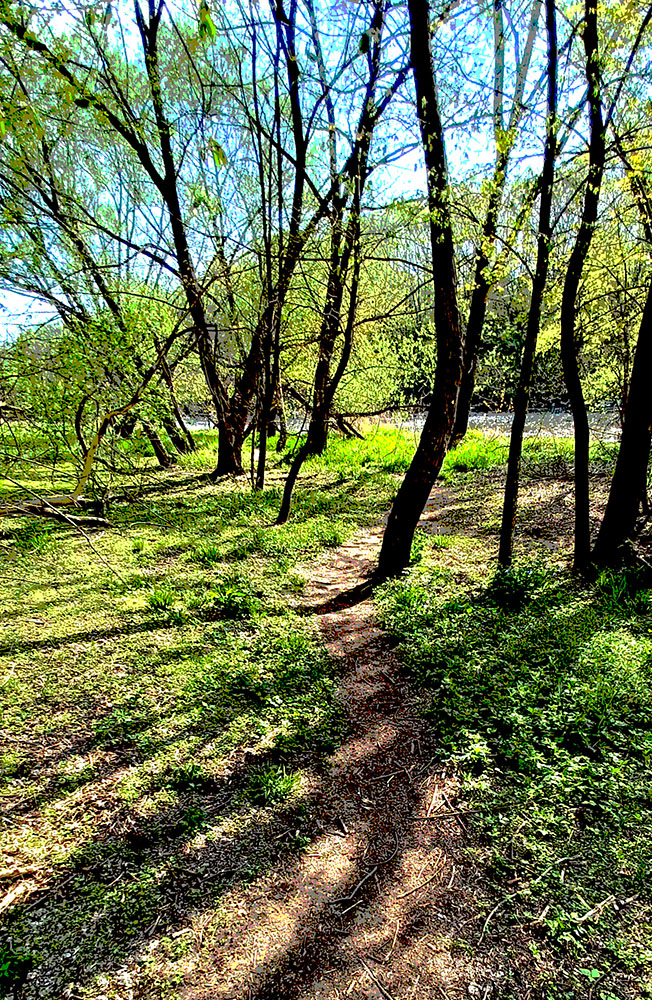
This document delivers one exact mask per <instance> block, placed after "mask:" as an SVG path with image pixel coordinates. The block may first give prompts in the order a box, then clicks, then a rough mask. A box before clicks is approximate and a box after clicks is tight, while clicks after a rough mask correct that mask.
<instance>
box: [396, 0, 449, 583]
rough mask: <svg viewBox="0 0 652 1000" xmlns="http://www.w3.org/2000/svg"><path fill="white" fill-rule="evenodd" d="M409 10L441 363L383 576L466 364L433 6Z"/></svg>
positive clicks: (401, 542) (439, 450)
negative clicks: (436, 70)
mask: <svg viewBox="0 0 652 1000" xmlns="http://www.w3.org/2000/svg"><path fill="white" fill-rule="evenodd" d="M408 10H409V15H410V51H411V56H412V70H413V75H414V84H415V92H416V105H417V117H418V120H419V128H420V132H421V139H422V145H423V153H424V159H425V163H426V171H427V185H428V208H429V211H430V244H431V252H432V267H433V284H434V294H435V305H434V319H435V331H436V337H437V369H436V372H435V380H434V385H433V393H432V401H431V403H430V407H429V409H428V414H427V416H426V421H425V424H424V428H423V432H422V434H421V438H420V440H419V445H418V447H417V450H416V452H415V455H414V458H413V459H412V462H411V464H410V467H409V469H408V471H407V473H406V475H405V478H404V480H403V482H402V483H401V486H400V488H399V491H398V493H397V496H396V499H395V500H394V504H393V506H392V510H391V512H390V515H389V518H388V521H387V527H386V529H385V533H384V536H383V542H382V547H381V551H380V556H379V560H378V567H377V573H378V576H379V577H381V578H386V577H392V576H397V575H398V574H400V573H401V572H402V570H403V569H405V567H406V566H407V564H408V562H409V559H410V551H411V548H412V539H413V538H414V532H415V529H416V526H417V524H418V521H419V518H420V517H421V513H422V511H423V508H424V507H425V505H426V501H427V500H428V497H429V496H430V491H431V490H432V487H433V485H434V482H435V479H436V477H437V474H438V472H439V470H440V469H441V466H442V462H443V461H444V458H445V455H446V449H447V446H448V441H449V438H450V434H451V430H452V427H453V420H454V418H455V404H456V402H457V393H458V389H459V385H460V380H461V377H462V363H463V357H462V328H461V321H460V313H459V306H458V301H457V278H456V268H455V247H454V242H453V230H452V226H451V216H450V187H449V182H448V170H447V166H446V150H445V145H444V134H443V127H442V121H441V116H440V112H439V102H438V97H437V86H436V82H435V69H434V64H433V57H432V36H431V19H430V7H429V4H428V2H427V0H408Z"/></svg>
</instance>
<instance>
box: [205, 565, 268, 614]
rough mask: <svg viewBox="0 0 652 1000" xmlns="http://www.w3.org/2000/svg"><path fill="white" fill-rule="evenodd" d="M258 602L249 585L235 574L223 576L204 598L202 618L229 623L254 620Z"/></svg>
mask: <svg viewBox="0 0 652 1000" xmlns="http://www.w3.org/2000/svg"><path fill="white" fill-rule="evenodd" d="M259 609H260V601H259V600H258V598H257V597H256V596H255V595H254V594H253V592H252V589H251V584H250V583H249V582H248V581H247V580H245V579H244V578H243V577H241V576H240V575H239V574H237V573H232V574H228V575H226V576H224V577H223V578H222V579H221V580H220V581H219V582H218V583H217V585H216V586H215V587H214V588H213V589H212V590H210V591H209V592H208V593H207V594H206V597H205V600H204V603H203V608H202V617H204V618H206V619H208V620H219V619H229V620H231V621H235V620H244V619H247V618H255V617H256V615H257V614H258V611H259Z"/></svg>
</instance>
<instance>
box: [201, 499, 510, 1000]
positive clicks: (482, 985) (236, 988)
mask: <svg viewBox="0 0 652 1000" xmlns="http://www.w3.org/2000/svg"><path fill="white" fill-rule="evenodd" d="M432 506H433V505H432V503H431V504H430V511H429V512H428V511H427V512H426V517H428V516H430V515H431V514H432ZM382 531H383V525H382V524H381V525H379V526H377V527H376V528H373V529H367V530H364V531H361V532H359V533H358V534H357V535H356V536H355V537H353V538H352V539H350V540H349V541H348V542H347V543H346V544H344V545H343V546H341V547H340V548H339V549H338V550H337V551H336V552H329V553H325V554H324V555H323V556H322V557H320V558H319V560H317V561H315V562H313V563H312V564H311V565H310V567H306V570H307V575H308V577H309V579H310V581H311V582H310V584H309V585H308V588H307V590H306V592H305V593H304V595H303V596H302V607H303V610H304V611H305V612H306V613H308V614H317V615H319V619H320V627H321V629H322V632H323V635H324V639H325V642H326V645H327V648H328V649H329V651H330V653H331V655H333V656H334V657H337V658H339V659H340V660H341V667H342V669H341V681H340V685H339V692H338V697H339V700H340V702H341V704H342V706H343V707H344V710H345V712H346V715H347V717H348V722H349V734H350V735H349V738H348V739H347V740H346V742H345V743H344V744H343V746H341V747H340V748H339V750H338V751H337V752H336V753H335V754H334V755H333V756H332V757H331V758H330V759H329V761H328V763H327V765H326V767H325V769H323V770H322V771H321V773H314V774H313V775H312V776H311V778H310V781H311V789H310V794H309V800H310V810H311V814H312V815H314V816H317V817H319V823H318V827H319V829H318V831H317V833H316V835H315V837H314V838H313V839H312V842H311V844H310V846H309V847H308V848H307V849H306V850H305V851H303V852H302V853H301V854H300V855H296V854H294V855H291V854H285V855H283V856H282V857H281V858H280V860H279V862H278V863H277V864H276V865H275V866H274V868H273V869H272V870H271V871H270V872H269V873H267V874H266V875H264V876H263V877H261V878H260V879H257V880H256V881H255V882H254V883H252V884H251V885H249V886H248V887H246V888H244V889H242V888H239V889H237V890H234V891H233V893H232V894H231V897H230V899H229V900H228V901H227V910H226V912H227V913H228V916H227V918H226V919H225V921H224V923H225V926H224V929H223V932H222V933H220V934H217V935H215V937H214V940H213V941H212V943H211V945H210V946H209V947H207V948H205V949H204V951H203V954H202V958H201V960H200V962H199V963H198V965H197V967H196V968H195V969H194V970H193V972H192V973H191V975H190V976H189V977H188V979H187V981H186V987H185V991H184V993H183V996H184V998H186V1000H200V998H202V1000H203V998H206V1000H208V998H225V1000H227V998H228V1000H272V998H276V1000H293V998H301V1000H308V998H310V1000H312V998H315V1000H316V998H323V1000H326V998H328V1000H335V998H339V997H365V998H366V997H369V998H376V997H380V998H385V1000H418V998H423V1000H425V998H426V997H428V998H430V997H433V996H444V997H462V996H465V997H468V996H469V995H471V996H476V995H477V996H479V997H485V998H486V997H487V996H489V995H490V993H492V992H494V991H498V982H499V980H500V977H501V971H500V969H499V968H494V969H491V968H488V967H487V966H486V965H485V966H483V965H482V963H481V962H480V961H479V959H478V957H477V956H476V957H475V958H473V959H472V958H470V957H469V953H470V951H471V949H470V948H469V946H468V943H466V941H465V938H466V937H467V935H468V933H469V931H471V932H472V935H475V937H476V939H477V936H478V933H479V931H478V930H477V928H478V927H481V924H482V922H481V920H480V919H479V906H478V896H479V895H480V894H481V887H480V886H479V885H475V884H474V883H473V879H474V878H475V879H478V878H479V877H480V876H479V874H478V871H477V869H476V870H474V869H473V868H472V866H470V865H469V863H468V861H467V860H466V859H465V851H464V848H465V844H466V840H467V834H466V826H465V822H464V818H463V816H460V815H459V809H458V807H456V805H455V797H456V789H455V786H454V783H453V781H452V780H451V778H450V777H449V776H447V775H446V774H445V773H444V772H442V771H438V770H437V766H436V764H435V762H434V757H433V753H432V751H431V746H430V743H429V735H428V732H427V727H426V725H425V724H424V720H423V718H422V717H421V715H420V712H419V707H418V701H417V698H416V696H415V692H414V691H413V690H411V688H410V684H409V681H408V679H407V677H406V675H405V672H404V671H403V670H402V666H401V663H400V660H399V658H398V656H397V655H396V652H395V651H394V650H393V649H392V647H391V642H390V640H389V638H388V637H387V635H386V634H385V633H384V632H383V631H382V629H381V628H380V626H379V624H378V623H377V621H376V619H375V616H374V606H373V602H372V601H371V600H370V599H368V598H367V599H363V600H360V592H359V587H360V585H361V584H364V581H365V577H366V575H367V574H368V572H369V570H370V569H371V567H372V565H373V562H374V559H375V556H376V555H377V550H378V546H379V544H380V539H381V537H382ZM356 588H357V589H356ZM204 956H205V957H204ZM486 960H487V956H486V955H485V962H486Z"/></svg>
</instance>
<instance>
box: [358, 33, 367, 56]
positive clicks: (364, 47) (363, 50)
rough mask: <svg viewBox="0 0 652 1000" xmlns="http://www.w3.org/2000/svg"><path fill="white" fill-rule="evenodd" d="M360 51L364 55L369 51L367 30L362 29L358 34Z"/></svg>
mask: <svg viewBox="0 0 652 1000" xmlns="http://www.w3.org/2000/svg"><path fill="white" fill-rule="evenodd" d="M359 47H360V52H361V53H362V55H366V54H367V53H368V51H369V32H368V31H363V32H362V35H361V36H360V46H359Z"/></svg>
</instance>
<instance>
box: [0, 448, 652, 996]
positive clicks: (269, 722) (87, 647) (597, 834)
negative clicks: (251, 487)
mask: <svg viewBox="0 0 652 1000" xmlns="http://www.w3.org/2000/svg"><path fill="white" fill-rule="evenodd" d="M390 437H391V436H390ZM404 445H405V436H401V437H400V439H399V438H397V437H396V436H394V437H393V439H392V441H391V442H390V438H389V437H387V436H385V437H383V436H382V435H381V436H380V438H379V440H378V442H377V443H376V444H375V445H363V444H359V443H355V444H352V445H342V446H341V447H339V450H338V448H337V447H336V448H334V449H333V452H332V453H331V456H330V458H329V459H328V460H326V461H324V460H322V462H321V463H316V464H315V465H314V467H312V468H309V470H308V476H307V481H306V482H305V483H304V484H303V489H302V492H301V494H300V495H298V497H297V506H296V509H295V523H294V524H291V525H288V526H286V527H285V528H283V529H272V528H269V527H267V525H269V523H270V515H271V514H272V513H273V509H274V507H275V505H276V504H277V503H278V487H277V485H276V483H275V481H274V478H273V477H272V481H271V485H270V488H269V489H268V490H267V491H266V493H265V494H262V495H261V494H251V493H249V492H247V490H246V487H245V486H244V485H243V484H241V485H238V484H236V485H235V487H234V486H233V485H230V484H224V485H223V487H222V490H221V492H220V493H219V494H218V495H217V496H216V490H215V488H214V487H212V486H208V485H207V484H205V483H202V482H200V481H198V480H197V479H196V477H188V476H187V475H186V476H183V475H181V473H177V474H176V477H172V476H168V477H166V479H165V482H164V483H161V484H160V485H159V488H157V489H156V490H155V491H153V492H152V494H151V495H150V496H149V498H147V497H146V498H145V499H143V496H142V494H141V495H140V496H139V497H138V498H133V499H131V500H130V501H129V502H127V503H125V505H124V507H123V508H121V509H117V510H116V511H115V512H114V519H116V520H117V521H118V522H119V530H118V531H117V532H108V533H106V534H105V535H103V536H95V537H94V539H93V549H91V550H89V548H88V545H87V544H86V542H85V540H84V539H77V540H75V539H73V538H72V536H70V535H69V534H67V535H66V534H65V533H63V532H61V531H59V530H58V529H57V531H56V532H55V533H53V534H52V536H51V537H48V538H45V539H44V540H43V541H42V543H41V542H39V541H38V539H37V544H36V545H32V543H31V542H29V540H28V542H27V543H26V542H25V538H26V537H27V536H29V533H30V531H32V533H33V529H31V528H27V526H25V528H24V529H19V533H18V534H16V532H15V531H14V534H13V536H11V535H10V536H8V538H7V541H6V543H5V546H6V555H7V559H6V560H5V562H4V566H5V572H4V577H5V586H4V588H3V589H4V596H5V602H4V636H3V645H2V648H1V649H0V654H1V655H2V657H3V660H2V670H1V671H0V694H1V695H2V698H3V705H2V716H0V730H1V731H2V736H3V744H4V749H3V750H2V760H1V761H0V763H1V764H2V771H3V774H4V783H3V785H2V788H1V789H0V795H2V800H1V801H2V810H1V815H0V834H1V836H2V846H3V849H4V853H5V860H4V864H3V866H2V868H0V880H1V881H0V918H2V919H3V920H4V922H5V932H4V935H2V936H0V995H1V994H2V989H3V986H4V989H5V992H7V994H8V995H10V996H12V995H15V996H16V998H25V1000H32V998H37V997H38V998H41V997H43V998H57V1000H58V998H59V997H61V998H64V997H66V998H69V1000H75V998H78V1000H101V998H106V1000H131V998H133V1000H164V998H167V1000H173V998H174V1000H176V998H178V1000H181V998H183V1000H191V998H192V1000H194V998H197V1000H199V998H207V1000H208V998H211V997H215V998H224V1000H226V998H229V1000H245V998H246V1000H252V998H257V1000H263V998H270V1000H271V998H287V1000H290V998H297V1000H299V998H306V1000H307V998H318V997H320V998H332V1000H335V998H339V997H346V996H348V997H354V998H355V997H365V998H367V997H380V998H385V1000H387V998H394V1000H408V998H409V1000H419V998H425V997H432V996H440V997H449V998H451V1000H452V998H456V1000H459V998H461V997H468V996H471V997H478V998H481V1000H488V998H490V997H498V996H500V997H519V998H520V997H523V998H525V997H542V998H543V997H546V998H551V1000H553V998H554V1000H556V998H560V1000H561V998H562V997H568V998H570V997H583V998H587V1000H589V998H590V1000H592V998H593V997H595V998H596V1000H616V998H630V997H635V996H640V995H648V991H649V990H650V982H651V980H650V974H651V971H652V931H651V929H650V926H649V923H650V910H651V907H650V884H649V871H650V858H651V857H652V852H651V851H650V845H649V837H648V833H647V827H648V824H649V822H650V820H651V819H652V794H651V789H650V778H649V769H648V767H647V763H648V756H647V755H648V753H649V752H650V750H651V749H652V739H651V737H650V725H649V714H650V712H649V708H650V703H651V702H652V696H651V692H652V678H651V671H650V662H651V660H652V644H651V643H650V639H649V632H650V615H649V607H648V604H647V595H646V594H642V593H641V592H640V589H637V588H635V587H633V586H632V584H631V581H628V580H627V579H625V578H624V577H615V576H614V577H609V578H602V579H601V580H600V581H599V582H598V584H597V585H595V586H593V587H592V588H579V587H578V585H576V584H575V583H574V582H573V581H572V580H571V579H570V577H569V576H568V574H567V572H566V570H565V568H564V567H565V566H566V565H567V561H568V555H569V546H570V529H571V520H572V506H571V504H572V493H571V483H570V478H569V468H568V454H567V448H565V447H562V448H561V449H558V448H556V449H553V448H551V447H550V445H549V444H547V445H543V446H541V447H538V446H537V447H533V448H531V453H530V460H531V462H532V465H531V467H530V468H529V469H528V466H527V463H526V470H525V471H526V476H525V479H524V484H523V495H522V502H521V508H520V510H521V516H520V519H519V526H518V531H519V544H518V553H519V559H520V563H519V564H518V567H517V570H516V571H515V572H514V574H512V575H511V576H510V577H509V578H508V579H507V580H502V581H501V582H500V584H499V585H496V582H495V581H493V582H492V576H491V565H492V562H493V561H494V559H495V551H496V539H497V528H498V523H499V514H500V499H501V498H500V484H501V481H502V476H503V472H502V469H501V467H500V465H501V461H502V457H503V454H502V451H501V453H500V455H499V456H498V459H500V461H499V460H498V459H496V455H495V454H492V448H493V447H494V445H495V442H494V443H492V442H487V441H480V442H479V441H478V439H473V440H472V441H471V443H470V445H469V446H468V447H467V450H466V452H461V453H459V454H458V455H457V457H456V458H454V459H453V460H452V461H451V462H450V463H449V467H448V469H447V470H445V479H444V480H442V481H441V482H439V483H438V485H437V487H436V488H435V490H434V491H433V494H432V496H431V499H430V501H429V504H428V507H427V509H426V511H425V513H424V517H423V519H422V526H421V528H420V530H419V534H418V536H417V539H416V541H415V547H414V549H413V566H412V568H411V570H410V571H409V573H408V574H407V575H406V577H405V578H404V579H402V580H401V581H399V582H397V583H394V584H388V585H386V586H385V587H384V588H381V589H380V591H377V592H376V594H375V595H373V596H372V594H371V592H370V588H369V585H368V582H367V578H368V573H369V571H370V569H371V567H372V566H373V561H374V557H375V552H376V550H377V547H378V545H379V542H380V538H381V535H382V529H383V511H384V510H386V508H387V504H388V500H389V498H390V496H391V492H392V490H393V489H395V484H396V482H397V475H398V473H399V472H400V471H401V467H403V466H404V464H405V462H406V461H407V460H408V459H409V447H408V448H407V451H406V449H405V447H404ZM408 445H409V442H408ZM500 447H501V448H502V447H503V445H502V444H501V445H500ZM186 471H188V470H186ZM278 475H279V479H280V472H279V474H278ZM606 484H607V480H606V478H605V477H604V476H600V475H598V476H597V477H596V479H595V480H594V484H593V498H594V505H595V509H594V515H595V516H597V514H598V512H599V509H600V506H601V504H602V503H603V502H604V498H605V491H606ZM20 530H22V531H23V534H20ZM21 545H22V547H23V549H25V551H21ZM30 546H31V547H30ZM16 549H18V551H16ZM116 574H117V575H116ZM596 637H597V638H596ZM596 671H599V679H598V678H597V674H596ZM615 678H616V679H615ZM610 685H611V686H610ZM596 691H598V693H599V698H597V700H596ZM571 696H572V697H571ZM571 702H572V705H571ZM3 828H4V829H3ZM3 962H4V963H5V966H4V969H3ZM3 975H4V978H3ZM646 984H647V985H646Z"/></svg>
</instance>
